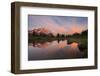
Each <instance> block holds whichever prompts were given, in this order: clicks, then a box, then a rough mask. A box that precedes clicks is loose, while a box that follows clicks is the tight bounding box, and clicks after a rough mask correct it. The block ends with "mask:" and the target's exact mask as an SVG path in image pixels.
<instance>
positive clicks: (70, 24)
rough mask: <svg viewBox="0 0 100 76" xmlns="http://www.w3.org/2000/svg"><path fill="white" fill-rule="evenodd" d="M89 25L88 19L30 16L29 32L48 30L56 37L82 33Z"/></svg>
mask: <svg viewBox="0 0 100 76" xmlns="http://www.w3.org/2000/svg"><path fill="white" fill-rule="evenodd" d="M87 25H88V18H87V17H74V16H46V15H28V30H33V29H37V28H46V29H47V30H49V31H50V32H52V33H53V34H55V35H56V34H57V33H60V34H73V33H81V32H82V31H83V30H87Z"/></svg>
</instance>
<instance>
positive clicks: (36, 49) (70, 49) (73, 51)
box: [28, 40, 85, 60]
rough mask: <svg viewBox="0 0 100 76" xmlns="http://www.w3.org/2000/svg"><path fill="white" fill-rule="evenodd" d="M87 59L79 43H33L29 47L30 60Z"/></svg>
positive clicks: (56, 41)
mask: <svg viewBox="0 0 100 76" xmlns="http://www.w3.org/2000/svg"><path fill="white" fill-rule="evenodd" d="M74 58H85V55H84V52H83V51H81V50H79V48H78V43H76V42H73V43H71V44H68V43H67V40H61V41H58V40H55V41H50V42H49V41H47V42H32V43H29V45H28V60H50V59H74Z"/></svg>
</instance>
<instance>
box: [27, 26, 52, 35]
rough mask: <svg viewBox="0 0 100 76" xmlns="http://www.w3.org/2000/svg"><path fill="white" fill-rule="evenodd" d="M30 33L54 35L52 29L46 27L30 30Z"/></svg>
mask: <svg viewBox="0 0 100 76" xmlns="http://www.w3.org/2000/svg"><path fill="white" fill-rule="evenodd" d="M28 33H29V34H34V35H53V34H52V33H51V31H49V30H48V29H46V28H37V29H33V30H29V31H28Z"/></svg>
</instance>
